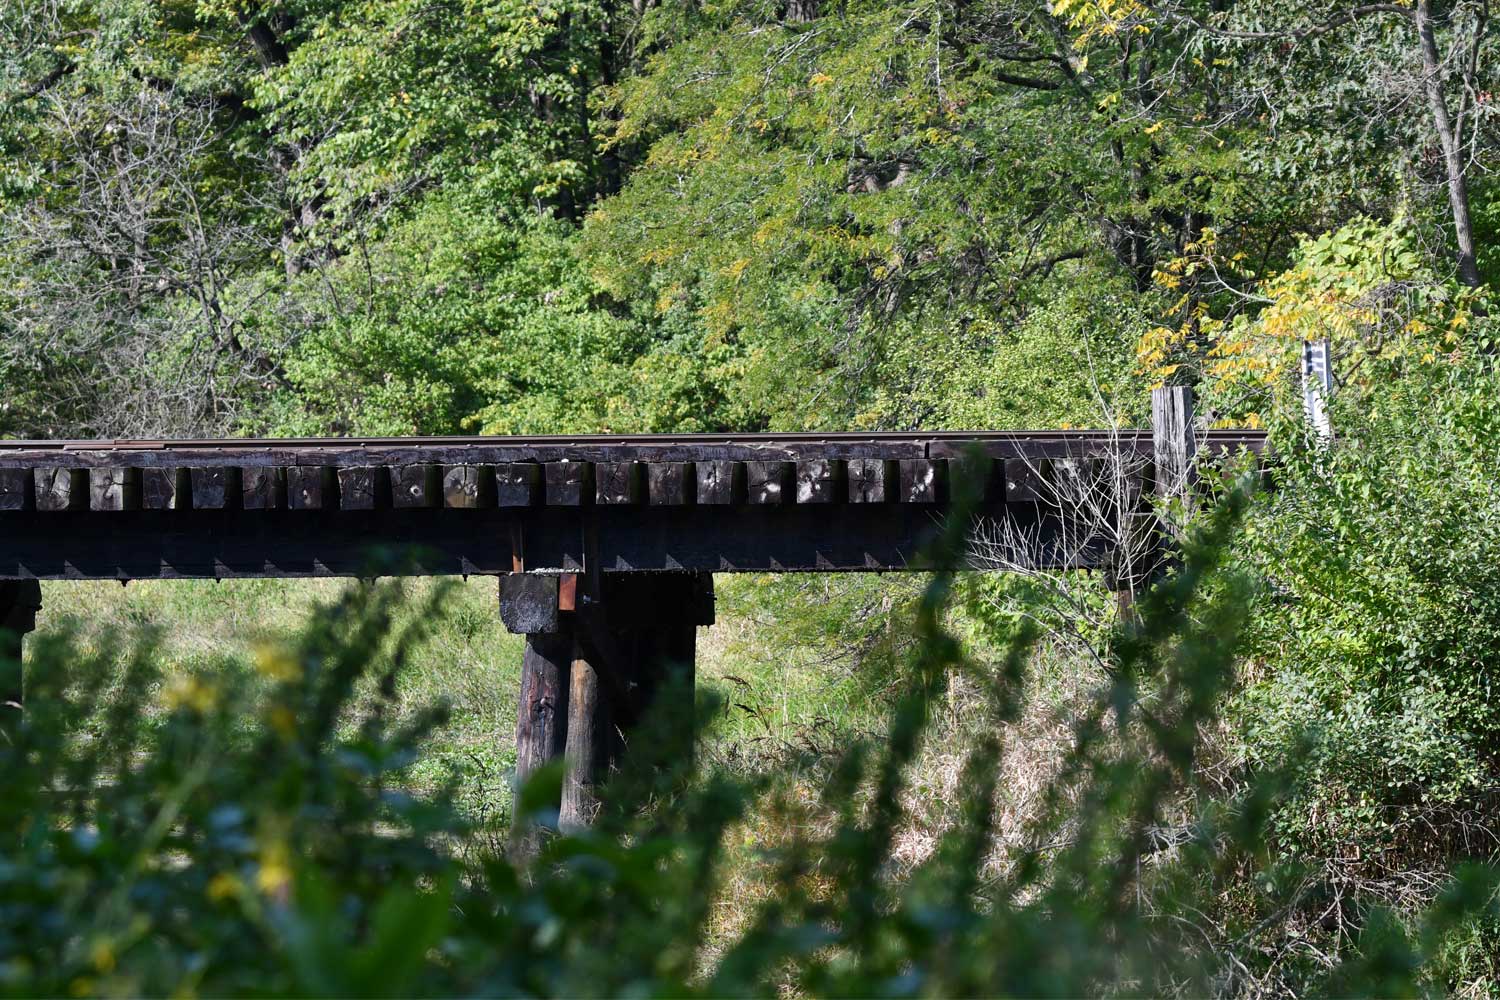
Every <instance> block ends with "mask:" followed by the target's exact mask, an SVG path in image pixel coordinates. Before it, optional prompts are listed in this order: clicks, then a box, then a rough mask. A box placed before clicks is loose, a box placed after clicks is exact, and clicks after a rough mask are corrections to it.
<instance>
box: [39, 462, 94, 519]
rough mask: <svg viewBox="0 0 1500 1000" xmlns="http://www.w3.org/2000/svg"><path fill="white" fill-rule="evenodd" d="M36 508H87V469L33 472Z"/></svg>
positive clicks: (43, 509)
mask: <svg viewBox="0 0 1500 1000" xmlns="http://www.w3.org/2000/svg"><path fill="white" fill-rule="evenodd" d="M33 486H34V487H35V489H36V509H37V510H40V511H48V512H56V511H65V510H87V509H88V504H89V475H88V470H86V469H56V468H44V469H36V470H34V474H33Z"/></svg>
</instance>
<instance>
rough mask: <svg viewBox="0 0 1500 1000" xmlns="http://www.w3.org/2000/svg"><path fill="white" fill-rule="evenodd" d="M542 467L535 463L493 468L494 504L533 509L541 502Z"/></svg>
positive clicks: (505, 464)
mask: <svg viewBox="0 0 1500 1000" xmlns="http://www.w3.org/2000/svg"><path fill="white" fill-rule="evenodd" d="M541 483H542V467H541V466H540V465H538V464H537V463H535V462H509V463H502V464H500V465H497V466H495V493H496V495H495V502H496V503H497V504H499V505H500V506H501V507H534V506H536V505H537V504H539V503H541V502H542V486H541Z"/></svg>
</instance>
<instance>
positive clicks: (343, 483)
mask: <svg viewBox="0 0 1500 1000" xmlns="http://www.w3.org/2000/svg"><path fill="white" fill-rule="evenodd" d="M339 506H340V507H341V508H343V509H344V510H386V509H388V508H389V507H390V506H391V470H390V467H389V466H384V465H356V466H349V467H346V468H342V469H340V470H339Z"/></svg>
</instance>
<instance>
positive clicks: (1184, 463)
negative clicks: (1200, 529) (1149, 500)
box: [1150, 385, 1198, 575]
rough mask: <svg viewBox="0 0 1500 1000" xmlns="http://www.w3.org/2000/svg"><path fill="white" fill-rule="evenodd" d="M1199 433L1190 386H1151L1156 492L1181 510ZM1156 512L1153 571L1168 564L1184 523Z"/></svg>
mask: <svg viewBox="0 0 1500 1000" xmlns="http://www.w3.org/2000/svg"><path fill="white" fill-rule="evenodd" d="M1197 458H1198V437H1197V434H1196V433H1195V431H1194V428H1193V390H1192V389H1191V388H1189V387H1188V386H1185V385H1171V386H1164V387H1162V388H1159V389H1152V390H1151V459H1152V466H1153V475H1154V478H1155V490H1156V496H1157V498H1158V499H1159V500H1162V501H1171V500H1180V501H1182V502H1183V514H1184V516H1186V514H1187V501H1188V499H1189V498H1190V496H1191V494H1192V489H1193V482H1194V480H1195V479H1196V478H1197V465H1198V463H1197ZM1166 513H1167V512H1166V511H1160V512H1158V514H1157V525H1156V531H1157V539H1158V541H1157V545H1156V552H1155V553H1154V556H1153V558H1152V559H1151V563H1152V565H1151V567H1150V571H1151V574H1152V575H1155V574H1157V573H1160V572H1162V570H1163V569H1164V568H1165V567H1166V565H1167V554H1168V550H1169V549H1170V547H1171V545H1172V543H1173V542H1174V541H1177V540H1180V539H1181V538H1182V533H1183V530H1184V528H1185V527H1186V526H1185V525H1184V524H1175V523H1173V522H1172V521H1171V520H1168V519H1167V518H1166V517H1165V516H1163V515H1165V514H1166Z"/></svg>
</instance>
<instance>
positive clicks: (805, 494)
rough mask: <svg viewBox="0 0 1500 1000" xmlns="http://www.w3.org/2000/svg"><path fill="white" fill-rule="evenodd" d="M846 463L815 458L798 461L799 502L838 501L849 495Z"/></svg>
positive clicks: (833, 459) (832, 459)
mask: <svg viewBox="0 0 1500 1000" xmlns="http://www.w3.org/2000/svg"><path fill="white" fill-rule="evenodd" d="M846 474H847V473H846V470H845V467H844V463H843V462H842V461H840V460H838V459H836V458H813V459H808V460H806V461H802V462H798V463H797V502H798V503H838V502H840V501H842V500H844V499H845V498H846V496H847V495H848V489H849V488H848V485H847V480H846V478H845V476H846Z"/></svg>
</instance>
